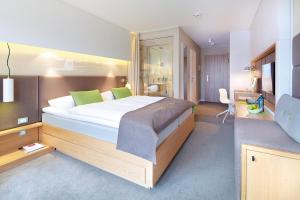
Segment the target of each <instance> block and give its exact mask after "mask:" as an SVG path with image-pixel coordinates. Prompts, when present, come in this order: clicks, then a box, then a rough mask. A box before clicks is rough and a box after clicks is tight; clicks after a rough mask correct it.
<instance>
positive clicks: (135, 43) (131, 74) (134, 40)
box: [128, 33, 139, 95]
mask: <svg viewBox="0 0 300 200" xmlns="http://www.w3.org/2000/svg"><path fill="white" fill-rule="evenodd" d="M138 77H139V34H138V33H131V60H130V62H129V66H128V83H129V84H130V86H131V91H132V93H133V94H134V95H136V94H138V80H139V79H138Z"/></svg>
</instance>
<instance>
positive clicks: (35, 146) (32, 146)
mask: <svg viewBox="0 0 300 200" xmlns="http://www.w3.org/2000/svg"><path fill="white" fill-rule="evenodd" d="M43 147H45V145H43V144H39V143H33V144H29V145H26V146H23V150H24V152H25V153H30V152H33V151H36V150H38V149H41V148H43Z"/></svg>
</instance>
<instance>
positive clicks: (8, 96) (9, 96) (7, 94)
mask: <svg viewBox="0 0 300 200" xmlns="http://www.w3.org/2000/svg"><path fill="white" fill-rule="evenodd" d="M6 44H7V48H8V56H7V60H6V66H7V69H8V76H7V78H4V79H3V102H5V103H7V102H13V101H14V79H12V78H11V77H10V67H9V58H10V46H9V44H8V43H6Z"/></svg>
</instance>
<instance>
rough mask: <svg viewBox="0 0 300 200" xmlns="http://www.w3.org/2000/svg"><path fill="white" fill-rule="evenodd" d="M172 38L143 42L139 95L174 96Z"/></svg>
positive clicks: (141, 46) (141, 47)
mask: <svg viewBox="0 0 300 200" xmlns="http://www.w3.org/2000/svg"><path fill="white" fill-rule="evenodd" d="M172 41H173V40H172V38H163V39H154V40H145V41H141V43H140V44H141V45H140V73H139V74H140V77H139V79H140V80H139V94H140V95H147V96H166V97H172V96H173V84H172V74H173V73H172V70H173V67H172V59H173V56H172V55H173V50H172Z"/></svg>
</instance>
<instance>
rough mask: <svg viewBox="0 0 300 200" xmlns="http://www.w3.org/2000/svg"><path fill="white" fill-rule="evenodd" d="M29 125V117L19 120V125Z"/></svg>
mask: <svg viewBox="0 0 300 200" xmlns="http://www.w3.org/2000/svg"><path fill="white" fill-rule="evenodd" d="M26 123H28V117H21V118H18V125H20V124H26Z"/></svg>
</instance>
